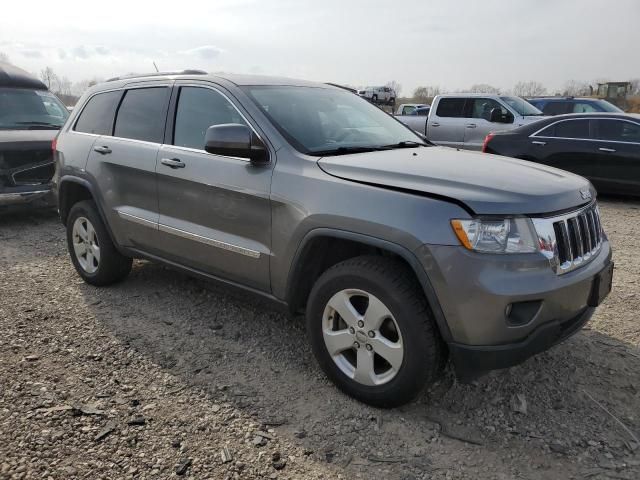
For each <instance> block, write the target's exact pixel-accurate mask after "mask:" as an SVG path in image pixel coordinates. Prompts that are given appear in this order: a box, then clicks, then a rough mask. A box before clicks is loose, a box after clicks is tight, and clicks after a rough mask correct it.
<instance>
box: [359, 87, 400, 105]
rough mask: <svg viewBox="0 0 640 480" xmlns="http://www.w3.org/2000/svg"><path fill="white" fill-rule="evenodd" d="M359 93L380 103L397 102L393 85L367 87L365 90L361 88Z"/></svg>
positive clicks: (390, 103)
mask: <svg viewBox="0 0 640 480" xmlns="http://www.w3.org/2000/svg"><path fill="white" fill-rule="evenodd" d="M358 95H360V96H361V97H363V98H366V99H367V100H369V101H370V102H371V103H375V104H379V105H395V104H396V92H394V91H393V89H392V88H391V87H367V88H365V89H364V90H359V91H358Z"/></svg>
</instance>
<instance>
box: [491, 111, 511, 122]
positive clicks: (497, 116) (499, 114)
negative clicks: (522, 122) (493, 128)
mask: <svg viewBox="0 0 640 480" xmlns="http://www.w3.org/2000/svg"><path fill="white" fill-rule="evenodd" d="M489 121H490V122H492V123H511V122H513V115H511V114H510V113H506V114H505V113H504V112H503V110H502V108H494V109H492V110H491V115H490V116H489Z"/></svg>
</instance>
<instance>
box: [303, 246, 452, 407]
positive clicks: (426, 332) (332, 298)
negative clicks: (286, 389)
mask: <svg viewBox="0 0 640 480" xmlns="http://www.w3.org/2000/svg"><path fill="white" fill-rule="evenodd" d="M307 333H308V335H309V339H310V342H311V347H312V349H313V353H314V355H315V356H316V359H317V360H318V363H319V364H320V366H321V368H322V369H323V371H324V372H325V373H326V374H327V376H328V377H329V378H330V379H331V380H332V381H333V382H334V383H335V384H336V385H337V386H338V388H340V389H341V390H342V391H344V392H345V393H347V394H348V395H351V396H353V397H355V398H357V399H358V400H360V401H362V402H365V403H368V404H371V405H374V406H377V407H395V406H398V405H402V404H404V403H407V402H409V401H411V400H412V399H414V398H415V397H416V396H417V395H418V394H419V393H420V392H421V391H422V390H423V389H424V388H425V386H426V385H428V384H431V383H433V382H434V381H435V380H436V379H437V378H438V376H439V374H440V372H441V369H442V364H443V362H442V355H443V348H442V341H441V339H440V337H439V334H438V332H437V329H436V327H435V325H434V323H433V321H432V319H431V316H430V313H429V308H428V305H427V302H426V299H425V297H424V294H423V293H422V291H421V290H420V288H419V286H418V284H417V282H416V281H415V280H414V278H413V272H411V271H410V270H409V269H408V268H407V267H406V266H405V265H404V264H403V263H401V262H399V261H397V260H395V259H391V258H386V257H380V256H362V257H357V258H354V259H350V260H347V261H345V262H342V263H339V264H337V265H335V266H334V267H332V268H330V269H329V270H327V271H326V272H325V273H323V274H322V275H321V276H320V278H319V279H318V281H317V282H316V284H315V285H314V287H313V289H312V291H311V294H310V296H309V301H308V304H307Z"/></svg>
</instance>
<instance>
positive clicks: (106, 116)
mask: <svg viewBox="0 0 640 480" xmlns="http://www.w3.org/2000/svg"><path fill="white" fill-rule="evenodd" d="M121 96H122V92H121V91H119V90H118V91H113V92H104V93H98V94H96V95H94V96H93V97H91V98H90V99H89V101H88V102H87V103H86V105H85V107H84V108H83V109H82V112H81V113H80V116H79V117H78V120H77V121H76V126H75V128H74V130H75V131H76V132H83V133H93V134H96V135H111V132H112V130H113V118H114V116H115V114H116V109H117V108H118V102H120V97H121Z"/></svg>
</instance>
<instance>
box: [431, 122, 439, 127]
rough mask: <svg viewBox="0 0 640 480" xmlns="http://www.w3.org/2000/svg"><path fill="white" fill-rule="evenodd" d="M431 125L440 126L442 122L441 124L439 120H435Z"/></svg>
mask: <svg viewBox="0 0 640 480" xmlns="http://www.w3.org/2000/svg"><path fill="white" fill-rule="evenodd" d="M431 126H432V127H439V126H440V124H439V123H438V122H433V123H432V124H431Z"/></svg>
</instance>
